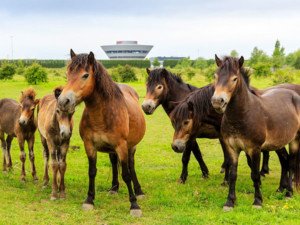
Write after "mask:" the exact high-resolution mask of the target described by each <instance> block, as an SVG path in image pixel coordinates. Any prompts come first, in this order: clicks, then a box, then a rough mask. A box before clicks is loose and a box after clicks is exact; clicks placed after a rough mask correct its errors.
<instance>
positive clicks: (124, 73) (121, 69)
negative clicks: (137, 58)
mask: <svg viewBox="0 0 300 225" xmlns="http://www.w3.org/2000/svg"><path fill="white" fill-rule="evenodd" d="M118 73H119V76H120V80H121V82H130V81H137V80H138V79H137V77H136V75H135V72H134V70H133V69H132V67H131V66H129V65H125V66H118Z"/></svg>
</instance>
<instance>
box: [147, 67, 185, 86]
mask: <svg viewBox="0 0 300 225" xmlns="http://www.w3.org/2000/svg"><path fill="white" fill-rule="evenodd" d="M165 71H166V72H167V77H166V82H171V81H176V82H178V83H184V82H183V80H182V79H181V77H180V76H179V75H175V74H173V73H171V72H170V71H169V70H166V69H154V70H151V72H150V74H149V75H148V78H147V85H149V86H150V85H151V84H157V83H159V82H161V79H162V77H163V76H162V73H164V72H165Z"/></svg>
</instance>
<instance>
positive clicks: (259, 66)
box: [252, 62, 272, 78]
mask: <svg viewBox="0 0 300 225" xmlns="http://www.w3.org/2000/svg"><path fill="white" fill-rule="evenodd" d="M252 67H253V74H254V76H255V77H256V78H258V77H268V76H270V75H272V72H271V64H270V63H263V62H258V63H256V64H255V65H253V66H252Z"/></svg>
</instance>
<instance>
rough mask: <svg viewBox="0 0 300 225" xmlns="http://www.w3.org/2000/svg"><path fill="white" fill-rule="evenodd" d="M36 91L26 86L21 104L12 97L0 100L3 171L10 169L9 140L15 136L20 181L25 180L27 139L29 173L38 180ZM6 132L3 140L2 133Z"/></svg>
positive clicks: (37, 100)
mask: <svg viewBox="0 0 300 225" xmlns="http://www.w3.org/2000/svg"><path fill="white" fill-rule="evenodd" d="M35 96H36V93H35V90H34V89H33V88H28V89H27V90H25V91H24V92H22V95H21V97H20V102H21V105H20V104H19V103H18V102H17V101H16V100H13V99H8V98H4V99H1V100H0V140H1V147H2V150H3V172H4V173H7V167H9V168H10V169H12V168H13V167H12V166H13V165H12V161H11V153H10V149H11V142H12V140H13V138H14V137H17V140H18V143H19V147H20V160H21V162H22V170H21V181H23V182H25V181H26V179H25V161H26V153H25V150H24V143H25V141H27V144H28V149H29V159H30V162H31V174H32V177H33V180H34V181H35V182H38V180H39V179H38V177H37V175H36V169H35V163H34V158H35V156H34V150H33V146H34V140H35V138H34V133H35V131H36V127H37V126H36V120H35V118H34V110H35V106H36V105H37V104H38V102H39V99H35ZM5 133H6V134H7V138H6V141H5V137H4V134H5Z"/></svg>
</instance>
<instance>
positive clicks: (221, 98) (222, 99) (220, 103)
mask: <svg viewBox="0 0 300 225" xmlns="http://www.w3.org/2000/svg"><path fill="white" fill-rule="evenodd" d="M211 104H212V106H213V107H214V109H215V111H216V112H217V113H220V114H223V113H224V112H225V110H226V107H227V104H228V98H227V96H226V94H223V93H222V95H213V96H212V98H211Z"/></svg>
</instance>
